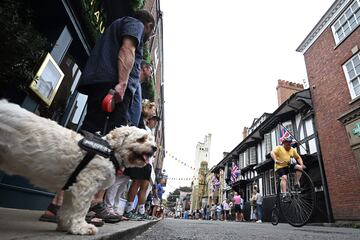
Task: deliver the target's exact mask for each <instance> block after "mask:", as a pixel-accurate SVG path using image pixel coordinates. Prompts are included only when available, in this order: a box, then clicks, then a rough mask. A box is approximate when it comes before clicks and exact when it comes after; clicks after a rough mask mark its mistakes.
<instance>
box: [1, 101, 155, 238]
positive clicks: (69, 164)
mask: <svg viewBox="0 0 360 240" xmlns="http://www.w3.org/2000/svg"><path fill="white" fill-rule="evenodd" d="M105 137H106V140H107V142H108V143H109V144H110V146H111V148H112V150H113V152H114V155H115V157H116V159H117V161H118V163H119V165H120V166H125V167H143V166H145V164H146V163H145V162H146V161H147V160H148V158H149V157H151V156H152V155H153V154H154V152H155V151H156V144H155V142H154V139H153V138H152V136H151V135H149V134H148V133H147V131H146V130H143V129H139V128H136V127H120V128H116V129H114V130H113V131H111V132H110V133H109V134H107V135H106V136H105ZM82 138H83V137H82V135H80V134H78V133H76V132H74V131H72V130H70V129H67V128H64V127H62V126H60V125H58V124H57V123H56V122H54V121H51V120H49V119H45V118H42V117H39V116H37V115H36V114H34V113H31V112H29V111H27V110H25V109H23V108H21V107H20V106H18V105H16V104H12V103H9V102H7V101H6V100H0V169H2V170H4V171H5V172H6V173H8V174H16V175H21V176H24V177H26V178H28V179H29V180H30V181H31V182H32V183H33V184H35V185H37V186H40V187H43V188H46V189H48V190H50V191H54V192H55V191H59V190H60V189H61V188H62V187H63V186H64V185H65V183H66V182H67V180H68V178H69V177H70V175H71V174H72V173H73V171H74V169H75V168H76V167H77V165H78V164H79V163H80V162H81V160H82V159H83V158H84V156H85V155H86V153H87V152H86V151H84V150H82V149H81V148H80V147H79V145H78V142H79V140H81V139H82ZM114 180H115V168H114V165H113V163H112V162H111V161H109V159H106V158H104V157H101V156H100V155H95V157H94V158H93V159H92V160H91V161H90V162H89V164H88V165H87V166H86V167H85V168H84V169H83V170H82V171H81V172H80V174H79V175H78V176H77V178H76V182H75V183H73V184H72V185H71V186H70V187H69V188H68V190H66V191H65V194H64V202H63V205H62V207H61V209H60V210H59V223H58V228H57V230H59V231H67V232H70V233H72V234H80V235H85V234H96V233H97V228H96V227H95V226H94V225H92V224H88V223H87V222H86V221H85V216H86V214H87V211H88V209H89V207H90V202H91V199H92V197H93V196H94V195H95V193H97V192H98V190H99V189H106V188H108V187H109V186H110V185H111V184H112V183H113V182H114Z"/></svg>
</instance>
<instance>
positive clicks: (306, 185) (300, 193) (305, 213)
mask: <svg viewBox="0 0 360 240" xmlns="http://www.w3.org/2000/svg"><path fill="white" fill-rule="evenodd" d="M297 178H299V181H298V182H299V183H300V185H299V184H296V182H297V181H296V179H297ZM315 201H316V199H315V190H314V184H313V182H312V181H311V178H310V176H309V175H308V174H307V173H306V172H304V171H301V170H294V171H291V172H290V173H289V174H288V180H287V186H286V193H284V194H282V196H280V198H279V207H280V211H281V212H282V214H283V216H284V218H285V219H286V221H287V222H288V223H289V224H290V225H292V226H294V227H301V226H304V225H305V224H306V223H307V222H308V221H309V220H310V218H311V216H312V213H313V211H314V208H315Z"/></svg>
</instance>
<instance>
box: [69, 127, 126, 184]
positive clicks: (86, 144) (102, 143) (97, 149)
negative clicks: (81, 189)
mask: <svg viewBox="0 0 360 240" xmlns="http://www.w3.org/2000/svg"><path fill="white" fill-rule="evenodd" d="M82 133H83V135H84V138H83V139H81V140H80V141H79V143H78V144H79V147H80V148H81V149H84V150H85V151H87V153H86V155H85V157H84V158H83V160H81V162H80V163H79V165H78V166H77V167H76V168H75V170H74V172H73V173H72V174H71V176H70V177H69V179H68V180H67V182H66V184H65V186H64V187H63V188H62V190H67V189H68V188H69V187H70V186H71V185H72V184H73V183H75V182H76V177H77V176H78V175H79V173H80V172H81V170H83V169H84V168H85V167H86V166H87V165H88V163H89V162H90V161H91V160H92V159H93V158H94V157H95V155H96V154H98V155H100V156H102V157H104V158H109V160H110V161H111V162H112V163H113V164H114V167H115V174H116V172H117V171H118V170H119V169H120V165H119V163H118V161H117V160H116V157H115V155H114V152H113V150H112V148H111V146H110V144H109V143H108V142H107V141H106V140H104V139H102V138H101V136H100V135H98V134H93V133H90V132H87V131H82Z"/></svg>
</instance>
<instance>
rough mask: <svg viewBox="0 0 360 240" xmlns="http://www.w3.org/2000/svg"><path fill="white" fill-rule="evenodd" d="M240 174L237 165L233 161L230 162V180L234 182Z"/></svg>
mask: <svg viewBox="0 0 360 240" xmlns="http://www.w3.org/2000/svg"><path fill="white" fill-rule="evenodd" d="M239 175H240V169H239V167H238V166H237V164H235V163H234V162H233V163H232V168H231V177H230V179H231V182H232V183H234V182H236V180H237V178H238V177H239Z"/></svg>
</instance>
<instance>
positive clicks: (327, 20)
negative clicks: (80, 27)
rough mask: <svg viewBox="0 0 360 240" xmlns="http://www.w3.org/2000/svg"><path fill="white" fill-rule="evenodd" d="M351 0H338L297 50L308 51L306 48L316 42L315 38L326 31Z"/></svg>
mask: <svg viewBox="0 0 360 240" xmlns="http://www.w3.org/2000/svg"><path fill="white" fill-rule="evenodd" d="M350 1H351V0H336V1H335V2H334V3H333V4H332V5H331V7H330V8H329V9H328V10H327V11H326V13H325V14H324V15H323V16H322V17H321V19H320V20H319V22H318V23H317V24H316V25H315V27H314V28H313V29H312V30H311V32H310V33H309V34H308V35H307V36H306V38H305V39H304V40H303V41H302V42H301V44H300V45H299V46H298V47H297V49H296V51H297V52H302V53H304V52H306V50H307V49H308V48H309V47H310V46H311V45H312V44H313V43H314V42H315V40H316V39H317V38H318V37H319V36H320V35H321V33H323V32H324V30H325V29H326V28H327V27H328V26H329V25H330V24H331V23H332V22H333V20H334V19H335V18H336V17H337V16H338V15H339V14H340V12H341V11H342V10H343V9H344V7H345V6H347V4H348V3H349V2H350Z"/></svg>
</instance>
